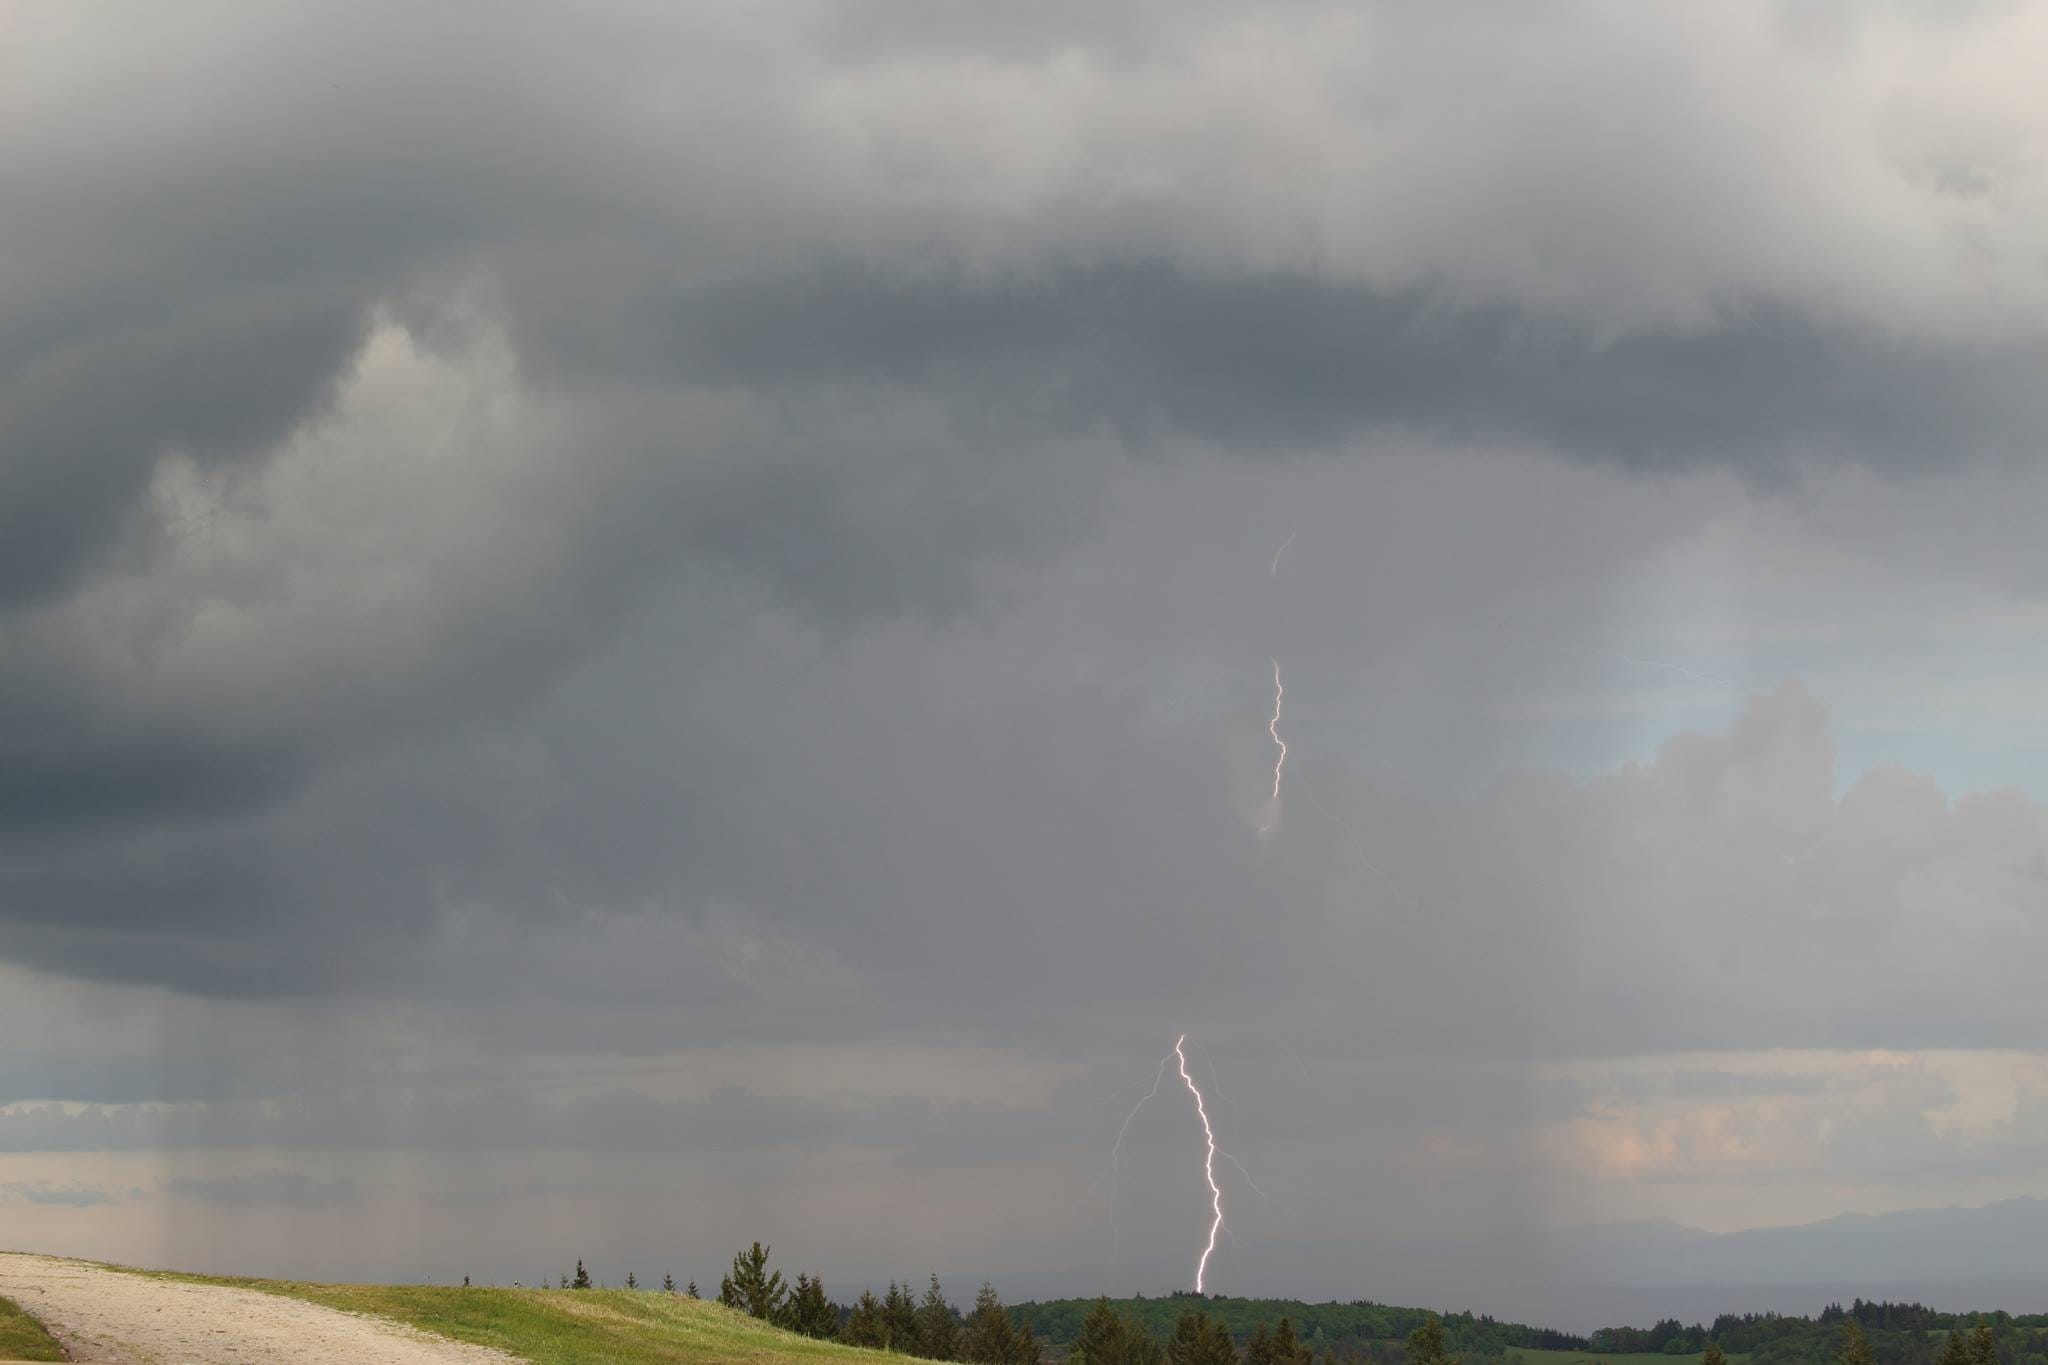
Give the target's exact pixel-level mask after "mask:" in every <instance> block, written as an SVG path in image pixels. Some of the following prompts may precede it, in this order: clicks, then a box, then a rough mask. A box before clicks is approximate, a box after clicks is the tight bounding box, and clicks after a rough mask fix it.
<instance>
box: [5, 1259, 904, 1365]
mask: <svg viewBox="0 0 2048 1365" xmlns="http://www.w3.org/2000/svg"><path fill="white" fill-rule="evenodd" d="M129 1273H130V1274H135V1275H147V1276H157V1277H160V1278H164V1279H174V1280H186V1281H191V1282H193V1283H197V1284H226V1285H235V1286H238V1287H240V1288H243V1289H258V1290H262V1291H263V1292H265V1293H268V1294H282V1295H285V1296H286V1297H289V1298H295V1299H305V1300H307V1301H309V1302H311V1303H319V1304H325V1305H327V1306H328V1307H330V1308H340V1309H343V1310H346V1311H348V1312H351V1313H374V1314H376V1315H378V1316H379V1317H386V1318H393V1319H396V1320H397V1321H399V1322H404V1323H410V1324H411V1325H412V1326H414V1327H418V1328H420V1329H421V1330H423V1331H428V1332H438V1333H440V1334H441V1335H442V1336H445V1337H452V1338H454V1339H455V1340H457V1341H467V1342H473V1343H475V1344H476V1345H479V1346H495V1347H498V1348H499V1349H500V1350H504V1351H509V1352H511V1353H512V1354H513V1355H516V1356H520V1357H522V1358H524V1359H526V1360H530V1361H533V1362H534V1365H677V1363H678V1362H689V1365H904V1359H905V1358H904V1357H902V1356H897V1355H888V1354H885V1353H883V1352H880V1351H864V1350H859V1349H857V1348H855V1347H851V1346H840V1345H838V1344H836V1343H833V1342H827V1341H816V1340H813V1339H812V1338H810V1337H803V1336H798V1335H796V1334H795V1333H793V1332H785V1331H782V1330H781V1329H779V1328H775V1327H770V1326H768V1325H767V1324H766V1323H762V1322H757V1321H756V1320H754V1319H753V1318H750V1317H746V1316H745V1315H743V1314H740V1313H735V1312H733V1311H732V1310H731V1309H728V1308H722V1307H720V1306H719V1305H717V1304H715V1303H707V1302H704V1301H701V1300H698V1299H689V1298H683V1297H680V1296H678V1295H674V1294H662V1293H656V1292H654V1291H652V1290H646V1289H638V1290H635V1289H481V1288H479V1289H459V1288H447V1287H443V1286H440V1285H415V1284H397V1285H362V1284H306V1283H301V1282H299V1281H296V1280H252V1279H230V1278H221V1277H217V1276H210V1275H185V1274H177V1273H173V1272H169V1271H150V1270H131V1271H129ZM4 1358H5V1355H4V1352H0V1359H4Z"/></svg>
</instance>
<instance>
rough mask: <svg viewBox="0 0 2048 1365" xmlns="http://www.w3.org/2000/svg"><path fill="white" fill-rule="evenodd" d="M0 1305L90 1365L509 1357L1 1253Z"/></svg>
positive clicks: (268, 1298)
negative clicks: (16, 1308)
mask: <svg viewBox="0 0 2048 1365" xmlns="http://www.w3.org/2000/svg"><path fill="white" fill-rule="evenodd" d="M0 1295H4V1296H5V1297H7V1298H10V1299H13V1300H14V1301H15V1302H16V1303H18V1304H20V1305H21V1306H22V1307H23V1308H25V1309H27V1310H28V1311H29V1312H31V1313H33V1314H35V1315H36V1316H37V1317H39V1318H41V1319H42V1320H43V1325H44V1326H45V1327H47V1328H49V1329H50V1335H51V1336H54V1337H56V1338H57V1340H59V1341H61V1342H63V1343H64V1347H65V1349H66V1350H68V1351H70V1352H71V1355H72V1358H73V1359H74V1360H78V1361H82V1362H91V1365H338V1362H348V1365H512V1361H513V1357H511V1356H508V1355H505V1354H504V1353H503V1352H500V1351H492V1350H486V1349H485V1348H484V1347H481V1346H465V1345H462V1344H460V1343H458V1342H452V1341H447V1340H444V1339H442V1338H440V1337H434V1336H428V1335H427V1334H426V1333H424V1332H417V1331H414V1330H413V1329H412V1328H410V1327H404V1326H400V1325H399V1324H397V1323H391V1322H385V1321H384V1320H382V1319H380V1318H367V1317H359V1316H357V1315H356V1314H353V1313H343V1312H338V1311H337V1310H335V1309H332V1308H322V1307H321V1306H320V1305H318V1304H312V1303H301V1302H300V1301H299V1300H297V1299H286V1298H280V1297H279V1296H277V1295H275V1294H263V1293H259V1292H257V1291H256V1290H253V1289H229V1288H226V1287H225V1286H221V1285H211V1284H181V1283H178V1282H177V1281H174V1280H152V1279H147V1278H145V1277H143V1276H140V1275H124V1274H122V1273H121V1272H119V1271H117V1270H102V1269H100V1268H99V1267H98V1266H92V1265H84V1264H81V1263H80V1262H78V1261H60V1260H56V1259H54V1258H52V1257H48V1256H21V1255H13V1254H7V1253H0Z"/></svg>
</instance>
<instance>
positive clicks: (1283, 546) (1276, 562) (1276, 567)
mask: <svg viewBox="0 0 2048 1365" xmlns="http://www.w3.org/2000/svg"><path fill="white" fill-rule="evenodd" d="M1299 534H1300V532H1298V531H1289V532H1288V533H1287V539H1285V540H1283V541H1281V542H1280V548H1279V549H1277V550H1275V551H1273V567H1272V570H1271V572H1272V576H1273V577H1275V578H1278V577H1279V576H1280V556H1281V555H1284V554H1286V553H1287V547H1288V546H1290V545H1292V544H1293V543H1294V538H1295V536H1297V535H1299Z"/></svg>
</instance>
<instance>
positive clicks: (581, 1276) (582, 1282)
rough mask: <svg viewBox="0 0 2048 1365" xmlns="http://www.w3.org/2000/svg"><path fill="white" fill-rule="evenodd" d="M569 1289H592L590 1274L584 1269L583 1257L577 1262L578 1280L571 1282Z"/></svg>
mask: <svg viewBox="0 0 2048 1365" xmlns="http://www.w3.org/2000/svg"><path fill="white" fill-rule="evenodd" d="M569 1287H570V1288H571V1289H588V1288H590V1272H589V1271H587V1270H585V1269H584V1268H583V1260H582V1258H581V1257H578V1258H577V1260H576V1278H575V1279H573V1280H571V1281H570V1282H569Z"/></svg>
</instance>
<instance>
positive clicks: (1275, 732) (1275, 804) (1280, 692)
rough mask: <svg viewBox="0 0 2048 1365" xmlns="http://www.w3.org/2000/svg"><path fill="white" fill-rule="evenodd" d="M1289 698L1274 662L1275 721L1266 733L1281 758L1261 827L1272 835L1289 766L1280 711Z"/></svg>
mask: <svg viewBox="0 0 2048 1365" xmlns="http://www.w3.org/2000/svg"><path fill="white" fill-rule="evenodd" d="M1286 698H1287V688H1286V687H1285V686H1284V685H1283V684H1282V683H1281V681H1280V661H1279V660H1278V659H1275V660H1273V719H1271V720H1269V721H1267V722H1266V733H1267V734H1269V735H1271V736H1272V737H1273V743H1274V744H1276V745H1278V746H1279V749H1280V757H1278V758H1276V759H1274V760H1273V794H1272V796H1270V797H1268V798H1267V800H1266V823H1264V824H1263V825H1260V826H1259V833H1261V834H1271V833H1272V832H1273V831H1274V830H1276V829H1278V828H1279V827H1280V774H1281V770H1282V769H1284V768H1286V766H1287V741H1286V740H1284V739H1282V738H1280V710H1281V705H1282V703H1283V702H1284V701H1285V700H1286Z"/></svg>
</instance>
